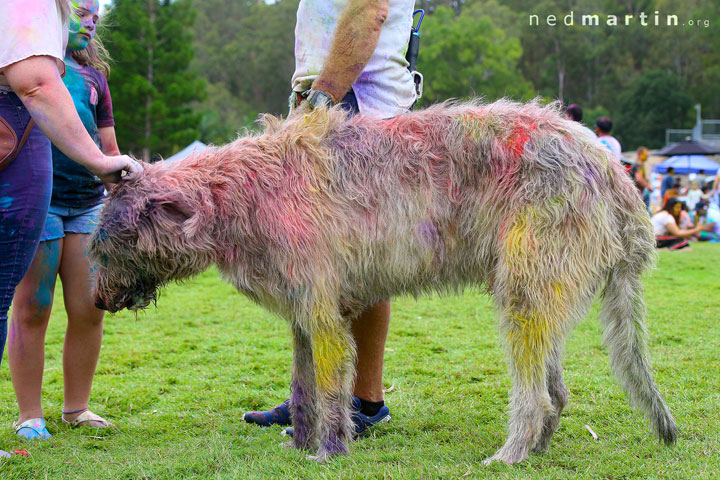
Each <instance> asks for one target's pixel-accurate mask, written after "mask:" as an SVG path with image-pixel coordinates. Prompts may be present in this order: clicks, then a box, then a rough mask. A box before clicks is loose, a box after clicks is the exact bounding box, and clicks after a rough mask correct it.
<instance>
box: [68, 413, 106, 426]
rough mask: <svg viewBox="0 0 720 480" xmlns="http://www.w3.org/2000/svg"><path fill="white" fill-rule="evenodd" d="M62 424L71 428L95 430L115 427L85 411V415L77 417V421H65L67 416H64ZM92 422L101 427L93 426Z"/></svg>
mask: <svg viewBox="0 0 720 480" xmlns="http://www.w3.org/2000/svg"><path fill="white" fill-rule="evenodd" d="M62 422H63V423H64V424H65V425H70V426H71V427H93V428H109V427H114V426H115V425H114V424H112V423H110V422H108V421H107V420H105V419H104V418H102V417H101V416H100V415H95V414H94V413H93V412H91V411H90V410H85V411H84V412H83V413H81V414H80V415H78V416H77V418H75V420H73V421H68V420H66V419H65V415H63V416H62ZM92 422H97V423H99V425H92Z"/></svg>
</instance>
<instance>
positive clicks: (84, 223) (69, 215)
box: [40, 203, 103, 242]
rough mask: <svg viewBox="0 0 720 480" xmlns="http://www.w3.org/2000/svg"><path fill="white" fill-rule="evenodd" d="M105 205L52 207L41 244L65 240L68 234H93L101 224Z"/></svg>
mask: <svg viewBox="0 0 720 480" xmlns="http://www.w3.org/2000/svg"><path fill="white" fill-rule="evenodd" d="M102 209H103V204H102V203H101V204H99V205H95V206H92V207H83V208H70V207H60V206H58V205H52V204H51V205H50V210H49V211H48V216H47V219H46V220H45V231H44V232H43V234H42V237H41V238H40V241H41V242H47V241H48V240H57V239H58V238H63V237H64V236H65V234H66V233H88V234H89V233H92V232H93V231H94V230H95V227H96V226H97V224H98V223H99V222H100V213H102Z"/></svg>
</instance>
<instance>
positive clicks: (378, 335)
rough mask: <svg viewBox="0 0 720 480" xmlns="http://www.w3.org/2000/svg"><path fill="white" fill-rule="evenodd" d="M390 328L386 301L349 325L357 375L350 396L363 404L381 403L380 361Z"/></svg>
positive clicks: (381, 364)
mask: <svg viewBox="0 0 720 480" xmlns="http://www.w3.org/2000/svg"><path fill="white" fill-rule="evenodd" d="M389 326H390V300H384V301H382V302H380V303H378V304H376V305H373V306H372V307H370V308H368V309H367V310H365V311H364V312H363V313H362V315H360V317H358V318H357V319H355V321H353V322H352V334H353V336H354V337H355V345H356V348H357V369H356V370H357V374H356V377H355V388H354V390H353V394H354V395H355V396H356V397H358V398H360V399H361V400H365V401H367V402H382V401H383V383H382V373H383V360H384V358H385V341H386V340H387V334H388V328H389Z"/></svg>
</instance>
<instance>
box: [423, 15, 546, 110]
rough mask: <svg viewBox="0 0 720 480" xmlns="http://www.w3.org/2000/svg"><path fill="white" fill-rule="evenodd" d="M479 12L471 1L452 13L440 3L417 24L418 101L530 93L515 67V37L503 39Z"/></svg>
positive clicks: (517, 49) (527, 95)
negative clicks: (422, 84)
mask: <svg viewBox="0 0 720 480" xmlns="http://www.w3.org/2000/svg"><path fill="white" fill-rule="evenodd" d="M495 5H496V4H495ZM483 10H484V9H483V4H482V3H477V4H475V5H472V6H470V7H468V8H465V9H463V11H462V13H461V14H460V15H458V16H455V13H454V12H453V10H451V9H450V8H448V7H444V6H441V7H438V8H437V9H436V10H435V12H434V13H433V15H432V16H431V17H428V18H427V20H426V21H425V23H424V24H423V28H424V30H421V34H422V37H421V38H422V40H421V41H422V43H421V49H420V55H419V61H418V68H419V69H420V70H421V71H422V73H423V75H424V76H425V94H424V98H423V103H434V102H437V101H442V100H445V99H447V98H451V97H470V96H478V95H482V96H484V97H486V98H488V99H495V98H498V97H503V96H509V97H513V98H516V99H529V98H532V97H533V96H535V92H534V90H533V88H532V85H531V84H530V83H529V82H528V81H527V80H525V79H524V78H523V77H522V74H521V73H520V70H519V69H518V66H517V63H518V60H519V59H520V56H521V55H522V48H521V47H520V42H519V40H518V39H517V38H508V37H507V35H506V33H505V31H503V30H502V29H500V28H498V27H497V26H495V25H494V23H493V20H492V19H491V18H490V17H489V16H487V15H486V14H484V13H483Z"/></svg>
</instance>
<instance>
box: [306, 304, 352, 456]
mask: <svg viewBox="0 0 720 480" xmlns="http://www.w3.org/2000/svg"><path fill="white" fill-rule="evenodd" d="M308 326H309V333H308V335H309V339H310V342H311V347H312V373H313V377H314V384H315V410H314V412H315V415H314V418H312V419H308V420H311V422H308V423H309V424H308V425H307V426H303V427H302V428H307V429H308V430H307V434H306V435H307V437H308V438H313V439H317V443H318V444H319V448H318V452H317V455H315V456H311V457H309V458H311V459H313V460H317V461H319V462H323V461H325V460H327V459H328V458H329V457H331V456H333V455H337V454H343V453H348V450H347V442H349V441H350V440H351V439H352V420H351V416H350V413H351V412H350V404H351V396H352V387H353V376H354V368H355V356H354V353H355V348H354V341H353V337H352V334H351V331H350V323H349V322H348V321H347V320H346V319H344V318H343V317H342V316H341V315H340V312H339V309H338V307H337V304H332V303H325V302H322V303H318V304H317V305H316V306H315V308H314V309H313V319H312V321H310V322H309V324H308ZM308 368H309V367H308V366H307V365H298V366H297V370H306V369H308ZM306 374H307V371H304V373H303V375H306ZM296 378H299V375H298V376H297V377H296Z"/></svg>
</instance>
